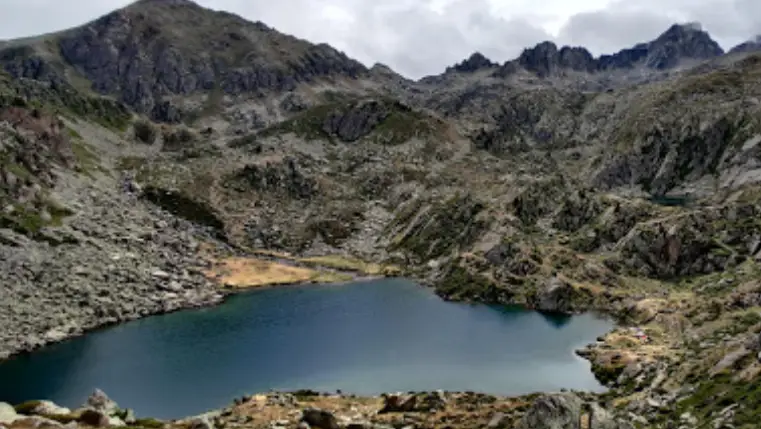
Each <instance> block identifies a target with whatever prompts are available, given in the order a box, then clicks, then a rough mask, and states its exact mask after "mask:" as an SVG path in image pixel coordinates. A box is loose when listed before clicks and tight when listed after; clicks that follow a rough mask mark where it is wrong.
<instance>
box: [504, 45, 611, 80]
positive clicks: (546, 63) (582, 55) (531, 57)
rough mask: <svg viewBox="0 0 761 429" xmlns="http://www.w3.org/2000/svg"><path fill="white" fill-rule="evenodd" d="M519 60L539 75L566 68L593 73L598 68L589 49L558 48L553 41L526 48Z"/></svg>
mask: <svg viewBox="0 0 761 429" xmlns="http://www.w3.org/2000/svg"><path fill="white" fill-rule="evenodd" d="M517 61H518V64H519V65H521V66H522V67H523V68H525V69H526V70H529V71H531V72H534V73H536V74H537V75H538V76H539V77H549V76H551V75H553V74H556V73H558V72H560V71H564V70H571V71H579V72H587V73H591V72H593V71H595V69H596V68H597V65H596V63H595V59H594V57H593V56H592V54H591V53H590V52H589V51H588V50H586V49H584V48H581V47H569V46H563V47H562V48H560V49H558V47H557V45H555V44H554V43H552V42H542V43H540V44H538V45H536V46H535V47H533V48H530V49H526V50H524V51H523V53H521V55H520V57H519V58H518V60H517Z"/></svg>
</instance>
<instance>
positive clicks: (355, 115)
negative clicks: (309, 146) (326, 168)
mask: <svg viewBox="0 0 761 429" xmlns="http://www.w3.org/2000/svg"><path fill="white" fill-rule="evenodd" d="M444 127H445V124H444V122H443V121H441V120H439V119H436V118H433V117H432V116H430V115H427V114H425V113H424V112H421V111H418V110H415V109H412V108H410V107H409V106H407V105H405V104H402V103H400V102H398V101H396V100H392V99H385V98H382V99H361V100H354V101H338V102H331V103H327V104H322V105H318V106H315V107H312V108H310V109H308V110H306V111H304V112H301V113H299V114H297V115H296V116H295V117H294V118H292V119H289V120H287V121H284V122H281V123H279V124H276V125H274V126H271V127H269V128H267V129H265V130H263V131H261V132H260V133H259V136H260V137H263V138H266V137H272V136H277V135H281V134H286V133H294V134H296V135H297V136H299V137H302V138H305V139H307V140H318V139H322V140H328V141H336V140H339V141H343V142H346V143H349V142H352V141H355V140H367V141H371V142H374V143H378V144H384V145H397V144H401V143H404V142H406V141H408V140H410V139H412V138H414V137H421V138H424V137H429V136H433V135H442V134H443V131H444Z"/></svg>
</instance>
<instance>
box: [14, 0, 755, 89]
mask: <svg viewBox="0 0 761 429" xmlns="http://www.w3.org/2000/svg"><path fill="white" fill-rule="evenodd" d="M197 2H198V3H200V4H202V5H204V6H207V7H210V8H214V9H224V10H227V11H231V12H234V13H237V14H239V15H241V16H243V17H245V18H248V19H250V20H260V21H263V22H265V23H266V24H268V25H270V26H272V27H275V28H277V29H279V30H281V31H283V32H286V33H290V34H294V35H296V36H299V37H303V38H306V39H309V40H312V41H315V42H327V43H330V44H331V45H333V46H335V47H336V48H338V49H341V50H343V51H344V52H346V53H347V54H349V55H350V56H352V57H354V58H356V59H358V60H360V61H362V62H364V63H366V64H368V65H372V64H373V63H375V62H381V63H384V64H387V65H389V66H391V67H392V68H394V69H395V70H397V71H398V72H400V73H402V74H405V75H407V76H409V77H414V78H417V77H420V76H423V75H427V74H436V73H439V72H441V71H442V70H443V69H444V68H445V67H446V66H447V65H451V64H453V63H455V62H458V61H460V60H462V59H463V58H465V57H467V56H468V55H469V54H470V53H472V52H474V51H480V52H482V53H484V54H485V55H486V56H488V57H490V58H491V59H492V60H495V61H499V62H502V61H505V60H508V59H511V58H514V57H515V56H517V55H518V54H519V53H520V51H521V49H522V48H524V47H526V46H531V45H534V44H536V43H537V42H540V41H543V40H553V41H555V42H557V43H559V44H571V45H583V46H586V47H587V48H588V49H590V50H591V51H592V52H593V53H595V54H600V53H608V52H613V51H615V50H618V49H620V48H622V47H628V46H631V45H633V44H634V43H637V42H640V41H645V40H650V39H652V38H654V37H656V36H657V35H658V34H659V33H661V32H662V31H664V30H665V29H666V28H667V27H668V26H669V25H670V24H672V23H674V22H688V21H699V22H701V23H702V24H703V28H704V29H706V30H707V31H709V32H710V33H711V34H712V35H713V37H714V38H715V39H716V40H717V41H718V42H719V43H720V44H721V45H722V46H723V47H724V48H725V49H727V48H729V47H731V46H734V45H735V44H737V43H739V42H742V41H745V40H748V39H749V38H751V36H753V35H756V34H761V0H278V1H273V0H198V1H197ZM128 3H130V1H129V0H68V1H62V0H0V39H7V38H14V37H21V36H28V35H33V34H39V33H44V32H49V31H55V30H60V29H63V28H66V27H70V26H74V25H77V24H80V23H83V22H85V21H87V20H90V19H92V18H95V17H97V16H99V15H101V14H104V13H107V12H109V11H110V10H112V9H115V8H118V7H121V6H124V5H126V4H128Z"/></svg>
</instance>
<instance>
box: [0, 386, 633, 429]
mask: <svg viewBox="0 0 761 429" xmlns="http://www.w3.org/2000/svg"><path fill="white" fill-rule="evenodd" d="M0 427H2V428H4V429H31V428H34V429H38V428H44V429H63V428H68V429H75V428H80V427H89V428H92V427H96V428H106V427H120V428H135V429H138V428H140V429H175V428H176V429H217V428H231V429H237V428H255V429H259V428H262V429H265V428H266V429H291V428H292V429H309V428H320V429H394V428H409V429H415V428H442V429H443V428H448V427H450V428H451V427H459V428H484V427H486V428H489V429H501V428H519V429H559V428H584V429H631V428H634V426H633V425H632V424H631V423H629V422H627V421H626V420H625V419H623V418H621V417H620V416H617V415H616V414H615V413H614V412H611V411H610V410H608V409H606V408H605V406H603V405H601V403H600V401H599V398H597V397H596V396H594V395H588V394H584V393H579V392H559V393H551V394H536V395H528V396H522V397H501V396H493V395H486V394H479V393H473V392H443V391H435V392H408V393H392V394H383V395H379V396H370V397H360V396H354V395H344V394H327V393H319V392H314V391H297V392H290V393H286V392H268V393H264V394H257V395H250V396H244V397H241V398H238V399H235V401H234V404H232V405H231V406H228V407H225V408H222V409H219V410H214V411H210V412H207V413H204V414H201V415H197V416H193V417H186V418H181V419H175V420H167V421H162V420H156V419H152V418H138V417H136V414H135V413H134V412H133V411H132V410H130V409H123V408H120V407H119V406H118V405H117V404H116V403H115V402H114V401H112V400H111V399H109V398H108V396H106V394H105V393H103V392H102V391H100V390H96V391H95V392H94V393H93V394H92V395H91V396H90V397H89V398H88V399H87V402H86V403H85V404H84V405H83V406H82V407H80V408H78V409H75V410H70V409H68V408H65V407H61V406H58V405H56V404H54V403H52V402H50V401H44V400H40V401H28V402H25V403H23V404H18V405H16V406H15V407H14V406H11V405H9V404H5V403H0Z"/></svg>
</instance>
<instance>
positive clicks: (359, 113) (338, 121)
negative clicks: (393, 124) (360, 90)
mask: <svg viewBox="0 0 761 429" xmlns="http://www.w3.org/2000/svg"><path fill="white" fill-rule="evenodd" d="M407 109H408V110H409V108H407ZM389 114H390V109H389V108H388V107H387V106H386V105H385V104H384V103H381V102H378V101H375V100H371V101H367V102H362V103H358V104H356V105H352V106H351V107H350V108H349V109H348V110H338V111H334V112H332V113H331V114H330V115H328V116H327V118H326V119H325V122H324V123H323V125H322V129H323V131H325V132H326V133H327V134H329V135H334V136H336V137H338V139H339V140H341V141H344V142H347V143H349V142H353V141H356V140H358V139H360V138H361V137H364V136H366V135H368V134H370V132H371V131H372V130H373V129H375V127H377V126H378V125H379V124H380V123H381V122H382V121H383V120H384V119H386V118H387V117H388V115H389Z"/></svg>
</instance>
